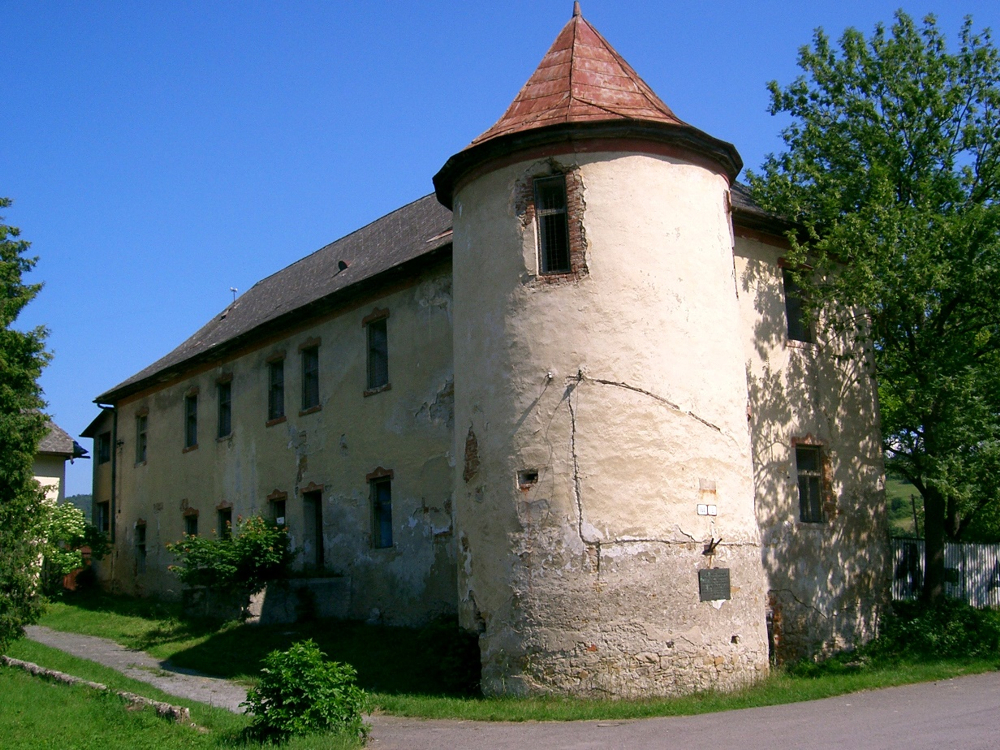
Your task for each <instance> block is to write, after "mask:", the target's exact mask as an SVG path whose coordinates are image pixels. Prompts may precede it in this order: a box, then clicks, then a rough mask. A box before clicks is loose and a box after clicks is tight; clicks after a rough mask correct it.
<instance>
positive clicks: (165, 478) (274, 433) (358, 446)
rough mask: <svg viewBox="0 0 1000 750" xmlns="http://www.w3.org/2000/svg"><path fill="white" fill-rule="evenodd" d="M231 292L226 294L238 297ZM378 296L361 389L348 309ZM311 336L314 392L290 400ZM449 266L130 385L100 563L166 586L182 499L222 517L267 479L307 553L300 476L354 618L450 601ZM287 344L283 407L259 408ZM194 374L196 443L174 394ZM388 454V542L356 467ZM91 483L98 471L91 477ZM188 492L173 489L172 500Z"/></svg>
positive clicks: (148, 584)
mask: <svg viewBox="0 0 1000 750" xmlns="http://www.w3.org/2000/svg"><path fill="white" fill-rule="evenodd" d="M237 303H238V302H237ZM374 307H379V308H385V309H388V310H389V313H390V315H389V318H388V321H387V326H388V336H389V378H390V384H391V386H392V387H391V389H388V390H384V391H381V392H378V393H375V394H374V395H370V396H367V397H366V396H364V392H365V389H366V367H367V349H366V346H367V344H366V332H365V329H364V328H363V327H362V323H361V321H362V319H363V318H364V317H365V316H366V315H367V314H369V313H370V312H371V311H372V309H373V308H374ZM315 337H318V338H319V339H320V340H321V343H320V345H319V371H320V388H319V391H320V403H321V407H322V408H321V409H320V410H319V411H316V412H314V413H309V414H302V415H300V413H299V407H300V404H301V398H302V397H301V364H300V353H299V346H300V345H301V344H302V343H303V342H304V341H306V340H308V339H311V338H315ZM451 337H452V328H451V267H450V264H448V263H442V264H439V265H438V266H437V267H436V268H434V269H432V270H428V271H427V272H425V273H424V274H423V275H422V276H420V277H418V278H414V279H412V280H410V281H409V282H408V283H406V284H404V285H402V286H401V287H396V288H392V289H387V290H385V291H384V292H383V294H382V295H381V296H379V297H378V298H370V299H367V300H364V301H363V302H359V303H357V304H356V305H354V306H352V307H351V308H350V309H346V310H340V311H338V312H336V313H334V314H331V315H329V316H328V317H326V318H325V319H321V320H319V321H315V322H313V323H309V324H304V325H302V326H301V327H300V328H299V329H298V330H295V331H290V332H289V333H288V334H287V335H285V336H283V337H280V338H276V339H273V340H269V341H263V342H260V343H259V345H257V346H255V347H254V348H253V349H252V350H251V351H247V352H243V353H241V354H239V355H238V356H235V357H233V358H231V359H228V360H226V361H223V362H218V363H216V364H215V365H214V366H210V367H206V368H203V369H202V370H201V371H198V372H194V373H191V374H190V375H189V376H188V377H185V378H184V379H183V380H180V381H178V382H174V383H170V384H167V385H166V386H164V387H162V388H160V389H158V390H156V391H154V392H149V393H145V394H139V395H138V396H137V397H135V398H132V399H131V400H129V401H128V402H127V403H123V404H121V405H120V406H119V423H118V424H119V427H118V429H119V437H120V438H121V439H122V440H123V441H124V445H123V446H122V447H120V448H119V449H118V450H119V454H118V459H119V461H118V466H119V476H118V510H119V512H118V514H117V517H116V518H115V523H116V526H117V534H118V537H117V538H118V542H117V544H116V549H115V553H114V557H113V560H111V561H108V562H107V563H106V564H105V565H104V566H103V567H102V569H101V572H102V574H103V575H104V576H105V577H108V576H110V577H111V578H112V581H113V583H114V585H115V586H116V587H117V588H118V589H120V590H124V591H128V592H130V593H157V594H160V595H164V596H168V597H175V598H176V597H178V596H179V594H180V585H179V582H178V580H177V578H176V576H174V575H173V574H171V573H169V572H168V571H167V566H168V565H169V564H171V563H173V562H174V560H173V558H172V556H171V555H170V554H169V553H168V552H167V551H166V549H165V548H164V545H165V544H166V543H168V542H174V541H177V540H178V539H180V538H181V535H182V533H183V531H184V519H183V514H182V504H184V505H186V507H188V508H192V509H197V510H198V511H199V521H198V525H199V532H200V533H201V534H202V535H204V536H213V535H214V534H216V533H217V529H216V526H217V516H216V506H217V505H218V504H219V503H222V502H227V503H231V504H232V512H233V518H234V520H235V519H236V517H237V516H240V515H249V514H253V513H260V514H262V515H265V516H268V515H269V514H270V508H269V504H268V501H267V497H268V495H270V494H271V493H272V492H274V491H276V490H277V491H281V492H285V493H287V500H286V519H287V520H286V523H287V525H288V527H289V530H290V536H291V539H292V542H293V544H294V546H295V547H296V548H297V549H299V550H300V551H302V553H304V554H300V555H299V558H298V560H299V565H300V566H301V561H302V560H303V559H309V558H312V557H313V555H314V552H315V551H314V548H313V545H314V540H312V539H308V538H306V535H304V533H303V531H304V530H305V529H306V519H305V518H304V517H303V502H302V492H303V490H304V489H305V488H307V487H310V486H312V487H313V488H315V487H316V486H318V487H320V488H322V513H323V543H324V553H325V561H326V569H327V573H329V574H339V575H343V576H346V577H348V578H349V581H350V589H349V590H350V602H349V604H348V606H347V611H348V612H349V615H350V616H351V617H352V618H358V619H366V620H371V621H378V622H384V623H389V624H419V623H422V622H425V621H427V620H428V619H429V618H431V617H433V616H434V615H436V614H439V613H446V612H454V611H455V607H456V594H455V591H456V582H455V575H456V573H455V569H456V563H455V540H454V534H453V524H452V499H451V493H452V474H453V471H454V468H453V464H454V462H453V460H452V456H451V449H452V443H453V436H452V433H453V402H454V378H453V374H452V353H451ZM282 352H284V354H285V414H286V417H287V418H286V421H284V422H282V423H279V424H275V425H272V426H270V427H267V426H265V423H266V420H267V360H268V358H269V357H272V356H274V355H276V354H280V353H282ZM226 373H231V374H232V405H233V413H232V424H233V429H232V434H231V435H230V436H229V437H226V438H221V439H218V440H217V439H216V432H217V421H216V419H217V417H216V415H217V409H218V404H217V395H216V381H217V379H218V378H219V377H220V376H222V375H223V374H226ZM192 386H198V388H199V394H198V448H197V450H193V451H188V452H184V451H183V450H182V449H183V432H182V426H183V422H184V417H183V401H184V394H185V393H187V392H188V391H189V389H190V388H191V387H192ZM140 408H147V409H148V410H149V417H148V460H147V462H146V464H145V465H142V466H136V465H134V457H135V415H136V412H137V410H138V409H140ZM377 467H382V468H384V469H389V470H392V472H393V480H392V523H393V541H394V545H393V546H392V547H391V548H388V549H375V548H373V547H372V544H371V534H372V510H371V499H370V496H369V485H368V481H367V480H366V475H367V474H369V473H371V472H372V471H374V470H375V469H376V468H377ZM102 487H103V485H102ZM185 501H186V502H185ZM140 518H141V519H143V520H145V521H146V522H147V537H146V539H147V542H146V543H147V550H148V552H147V564H146V572H145V573H139V572H138V570H137V567H136V564H135V549H134V543H135V523H136V521H137V520H138V519H140Z"/></svg>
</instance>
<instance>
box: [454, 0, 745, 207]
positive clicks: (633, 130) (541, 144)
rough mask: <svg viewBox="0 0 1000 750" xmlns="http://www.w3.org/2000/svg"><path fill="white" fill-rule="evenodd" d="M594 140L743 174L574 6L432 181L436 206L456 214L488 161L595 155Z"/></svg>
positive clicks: (722, 145) (729, 150)
mask: <svg viewBox="0 0 1000 750" xmlns="http://www.w3.org/2000/svg"><path fill="white" fill-rule="evenodd" d="M595 139H598V140H601V139H604V140H608V139H614V140H615V141H617V143H618V146H624V145H625V144H626V143H627V144H628V146H629V147H630V148H632V149H636V150H643V149H644V148H646V147H650V146H651V145H652V144H658V146H659V150H662V149H663V148H664V147H666V148H667V149H668V150H670V151H683V152H685V153H688V154H694V155H696V156H698V157H701V158H703V159H704V158H707V159H708V160H709V161H711V162H714V164H715V166H716V168H721V171H723V172H724V173H725V174H727V175H728V177H729V179H730V181H733V180H735V179H736V175H737V174H738V173H739V171H740V170H741V169H742V168H743V160H742V159H741V158H740V155H739V153H738V152H737V151H736V148H735V147H734V146H733V145H732V144H730V143H726V142H725V141H721V140H719V139H717V138H713V137H712V136H710V135H708V134H707V133H705V132H703V131H701V130H698V129H697V128H695V127H693V126H691V125H689V124H687V123H686V122H684V121H683V120H681V119H680V118H679V117H677V115H675V114H674V113H673V111H672V110H671V109H670V107H668V106H667V105H666V104H664V103H663V101H662V100H661V99H660V97H658V96H657V95H656V94H655V93H654V92H653V90H652V89H651V88H650V87H649V85H648V84H647V83H646V82H645V81H643V80H642V78H640V77H639V74H638V73H636V72H635V70H633V68H632V66H631V65H629V64H628V63H627V62H626V61H625V59H624V58H623V57H622V56H621V55H619V54H618V52H617V51H615V49H614V47H612V46H611V45H610V44H609V43H608V41H607V40H606V39H605V38H604V37H603V36H601V34H600V33H599V32H598V31H597V29H595V28H594V27H593V26H591V25H590V23H589V22H587V20H586V19H585V18H584V17H583V15H582V14H581V13H580V4H579V3H578V2H577V3H574V7H573V17H572V18H571V19H570V21H569V23H567V24H566V25H565V26H564V27H563V29H562V31H560V32H559V36H557V37H556V40H555V42H553V44H552V47H551V48H549V51H548V52H547V53H545V57H543V58H542V61H541V63H539V65H538V68H537V69H536V70H535V72H534V73H533V74H532V75H531V77H530V78H529V79H528V82H527V83H525V84H524V86H523V87H522V88H521V90H520V92H518V94H517V96H516V97H515V98H514V101H513V102H512V103H511V105H510V106H509V107H508V108H507V111H506V112H504V114H503V116H502V117H501V118H500V119H499V120H498V121H497V122H496V124H495V125H493V127H491V128H490V129H489V130H487V131H486V132H485V133H483V134H482V135H480V136H479V137H478V138H476V139H475V140H473V141H472V143H470V144H469V145H468V146H467V147H466V148H465V149H464V150H462V151H460V152H459V153H457V154H455V155H454V156H452V157H451V158H450V159H449V160H448V161H447V163H445V165H444V166H443V167H442V168H441V170H440V171H439V172H438V173H437V174H436V175H435V176H434V187H435V190H436V192H437V197H438V200H439V201H440V202H441V203H443V204H444V205H445V206H447V207H448V208H451V205H452V197H453V193H454V190H455V188H456V186H457V185H459V183H460V182H461V181H462V180H463V179H464V178H465V177H466V176H467V175H469V174H470V173H471V172H472V171H474V170H477V168H479V167H482V166H484V165H485V164H486V163H487V162H493V161H495V160H497V159H506V158H509V157H511V156H512V155H514V154H517V153H521V152H527V151H532V152H534V151H537V152H539V155H543V154H544V153H545V152H546V151H548V152H549V153H556V152H564V151H566V150H576V149H591V148H593V146H592V142H593V141H594V140H595ZM585 142H586V143H585ZM570 144H576V145H570ZM553 149H554V151H553Z"/></svg>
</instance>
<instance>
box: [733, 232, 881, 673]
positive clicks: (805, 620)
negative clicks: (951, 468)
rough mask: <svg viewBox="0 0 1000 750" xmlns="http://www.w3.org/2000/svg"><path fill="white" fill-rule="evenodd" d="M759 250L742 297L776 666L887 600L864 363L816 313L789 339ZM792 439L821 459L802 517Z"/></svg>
mask: <svg viewBox="0 0 1000 750" xmlns="http://www.w3.org/2000/svg"><path fill="white" fill-rule="evenodd" d="M765 252H766V251H765ZM764 254H765V253H761V255H760V256H758V257H751V258H750V259H749V260H748V262H747V266H746V268H745V270H744V272H743V274H742V278H741V295H751V296H752V300H753V304H754V309H755V312H756V324H755V327H754V345H755V349H756V351H755V352H754V355H755V356H754V358H753V359H752V361H750V362H748V363H747V384H748V387H749V394H750V403H751V408H752V417H751V431H752V445H753V463H754V484H755V492H756V513H757V520H758V523H759V525H760V529H761V537H762V547H761V549H762V557H763V564H764V571H765V573H766V575H767V578H768V588H769V591H768V600H769V601H768V608H769V612H768V635H769V641H770V648H771V654H772V659H773V660H775V661H776V662H778V663H782V662H788V661H792V660H795V659H799V658H803V657H810V656H814V655H818V654H823V653H827V652H830V651H833V650H837V649H841V648H849V647H851V646H853V645H855V644H857V643H859V642H862V641H864V640H867V639H869V638H871V637H872V636H874V634H875V629H876V626H877V620H878V614H879V612H880V610H881V608H882V607H883V606H885V605H887V603H888V586H889V569H888V565H889V557H888V527H887V521H886V515H885V507H884V506H885V502H884V492H883V482H884V479H883V464H882V453H881V437H880V433H879V430H878V418H877V411H876V406H875V400H874V393H873V391H874V389H875V381H874V379H873V377H872V375H871V369H870V368H871V365H870V362H869V360H868V358H867V357H865V356H864V354H863V352H862V348H861V347H860V346H858V345H856V344H851V343H849V342H848V341H847V340H846V339H845V338H842V337H837V336H836V335H835V334H834V333H833V332H831V331H828V330H826V329H825V328H824V327H823V326H822V321H820V322H819V323H814V324H813V327H814V329H815V331H816V336H815V339H816V342H817V343H815V344H803V343H800V342H788V341H787V323H786V317H785V308H784V291H783V286H782V278H781V271H780V269H779V268H778V266H777V263H776V261H777V251H776V250H775V251H773V257H762V256H764ZM796 446H813V450H815V448H817V447H818V449H819V450H818V455H819V456H820V457H821V465H820V472H819V473H820V498H821V501H820V503H819V508H820V512H819V513H818V514H816V513H814V514H813V515H812V517H811V518H810V517H809V513H806V514H805V515H806V518H805V519H803V514H802V512H801V509H800V489H799V473H798V468H797V466H796ZM804 481H808V480H807V479H805V480H804ZM805 491H806V492H808V490H805ZM817 516H818V518H817Z"/></svg>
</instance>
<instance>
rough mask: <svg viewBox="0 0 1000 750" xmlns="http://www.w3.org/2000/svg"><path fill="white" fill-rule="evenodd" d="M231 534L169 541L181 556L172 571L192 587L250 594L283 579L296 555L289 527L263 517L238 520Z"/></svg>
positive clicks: (171, 568)
mask: <svg viewBox="0 0 1000 750" xmlns="http://www.w3.org/2000/svg"><path fill="white" fill-rule="evenodd" d="M234 531H235V533H234V534H232V535H231V536H229V537H222V538H217V539H211V538H209V537H198V536H187V537H185V538H184V539H183V540H181V541H179V542H177V543H175V544H168V545H167V549H168V550H169V551H170V552H172V553H173V554H174V555H175V556H176V557H177V559H178V564H177V565H171V566H170V570H172V571H173V572H174V573H176V574H177V576H178V577H179V578H180V579H181V581H182V582H183V583H185V584H187V585H188V586H207V587H208V588H214V589H219V590H238V591H240V592H243V593H245V594H247V595H250V594H255V593H257V592H258V591H261V590H262V589H263V588H264V586H266V585H267V582H268V581H271V580H274V579H276V578H283V577H285V576H287V574H288V568H289V566H290V565H291V563H292V560H293V559H294V557H295V555H294V553H293V552H292V551H291V549H290V547H289V543H288V529H286V528H284V527H281V526H276V525H275V524H273V523H270V522H269V521H266V520H265V519H263V518H261V517H260V516H251V517H249V518H246V519H243V518H240V519H237V522H236V529H234Z"/></svg>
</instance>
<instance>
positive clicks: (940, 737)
mask: <svg viewBox="0 0 1000 750" xmlns="http://www.w3.org/2000/svg"><path fill="white" fill-rule="evenodd" d="M27 631H28V637H29V638H32V639H34V640H37V641H39V642H41V643H45V644H47V645H50V646H53V647H55V648H58V649H61V650H63V651H67V652H69V653H71V654H75V655H77V656H80V657H82V658H84V659H91V660H92V661H96V662H99V663H101V664H105V665H107V666H109V667H112V668H113V669H117V670H118V671H120V672H123V673H124V674H127V675H129V676H131V677H134V678H136V679H139V680H143V681H144V682H149V683H151V684H153V685H156V686H157V687H159V688H160V689H161V690H164V691H165V692H168V693H171V694H172V695H178V696H183V697H186V698H190V699H192V700H197V701H202V702H204V703H210V704H212V705H216V706H221V707H225V708H229V709H230V710H234V711H238V710H240V709H239V703H240V701H242V700H243V699H244V697H245V695H246V692H245V690H244V689H243V688H242V687H240V686H239V685H236V684H234V683H229V682H227V681H226V680H219V679H215V678H210V677H206V676H204V675H199V674H197V673H193V672H191V671H189V670H180V669H176V668H172V667H171V666H170V664H169V663H165V662H160V661H158V660H156V659H154V658H153V657H151V656H149V655H148V654H144V653H142V652H140V651H131V650H129V649H125V648H122V647H121V646H118V645H116V644H114V643H112V642H111V641H108V640H105V639H103V638H95V637H92V636H85V635H77V634H73V633H60V632H58V631H54V630H49V629H48V628H42V627H31V628H28V629H27ZM371 721H372V724H373V728H372V742H371V745H370V747H373V748H376V750H442V749H443V750H535V748H539V749H540V750H570V749H572V750H596V749H597V748H600V749H601V750H605V749H607V750H618V749H619V748H621V749H622V750H626V749H627V750H645V749H646V748H654V749H655V748H678V749H682V750H743V749H744V748H748V749H755V748H761V749H762V750H764V749H765V748H766V750H786V749H789V748H837V749H838V750H840V749H841V748H851V749H853V748H864V749H866V750H867V748H878V749H879V750H882V749H885V750H889V749H890V748H891V749H893V750H894V749H896V748H899V749H900V750H903V749H905V750H923V749H924V748H926V749H927V750H952V748H956V749H957V748H961V750H979V749H980V748H997V749H998V750H1000V672H992V673H989V674H983V675H974V676H972V677H961V678H959V679H955V680H944V681H941V682H928V683H924V684H921V685H905V686H903V687H898V688H886V689H885V690H876V691H872V692H868V693H854V694H852V695H842V696H839V697H837V698H827V699H826V700H821V701H809V702H806V703H792V704H788V705H784V706H768V707H767V708H750V709H745V710H743V711H729V712H726V713H720V714H702V715H701V716H682V717H676V718H664V719H639V720H635V721H574V722H542V723H539V722H525V723H518V724H504V723H493V722H475V721H423V720H420V719H402V718H398V717H394V716H373V717H371Z"/></svg>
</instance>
